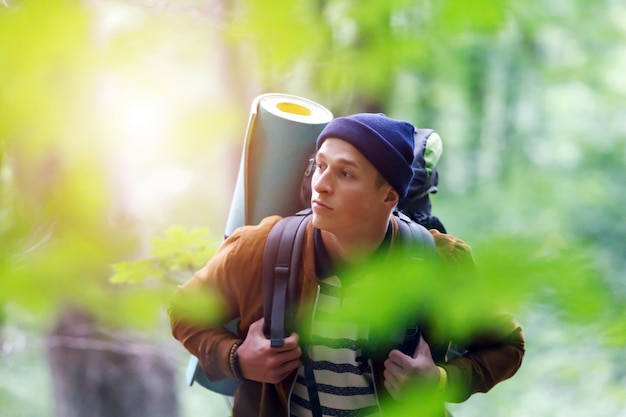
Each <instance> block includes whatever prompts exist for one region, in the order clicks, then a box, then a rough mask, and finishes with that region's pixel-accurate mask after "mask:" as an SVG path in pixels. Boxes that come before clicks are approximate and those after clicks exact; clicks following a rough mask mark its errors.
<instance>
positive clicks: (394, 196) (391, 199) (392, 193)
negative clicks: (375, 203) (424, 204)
mask: <svg viewBox="0 0 626 417" xmlns="http://www.w3.org/2000/svg"><path fill="white" fill-rule="evenodd" d="M399 202H400V195H399V194H398V192H397V191H396V190H394V189H393V187H389V191H388V192H387V196H386V197H385V203H391V204H393V206H394V207H395V206H396V205H398V203H399Z"/></svg>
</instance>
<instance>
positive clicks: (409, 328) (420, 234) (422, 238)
mask: <svg viewBox="0 0 626 417" xmlns="http://www.w3.org/2000/svg"><path fill="white" fill-rule="evenodd" d="M394 215H395V216H396V217H397V219H398V227H399V228H400V238H401V239H402V240H403V242H404V244H405V246H406V247H407V248H408V250H409V253H410V256H411V257H412V258H414V259H417V260H426V259H432V258H433V257H434V256H435V253H436V248H435V239H434V238H433V236H432V235H431V234H430V232H429V231H428V230H427V229H426V228H425V227H424V226H422V225H421V224H419V223H416V222H414V221H412V220H411V219H410V218H409V217H408V216H407V215H405V214H403V213H401V212H399V211H396V212H394ZM421 335H422V329H421V326H420V324H419V323H418V322H417V320H415V319H412V318H407V320H406V325H405V327H404V332H403V334H402V335H398V336H397V337H398V339H397V340H396V343H397V344H398V349H399V350H400V351H401V352H403V353H404V354H406V355H409V356H412V355H413V353H414V352H415V349H416V348H417V345H418V343H419V340H420V337H421Z"/></svg>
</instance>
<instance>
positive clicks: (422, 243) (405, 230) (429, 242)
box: [394, 211, 436, 259]
mask: <svg viewBox="0 0 626 417" xmlns="http://www.w3.org/2000/svg"><path fill="white" fill-rule="evenodd" d="M394 215H395V216H396V217H397V219H398V227H399V228H400V238H401V239H402V240H403V241H404V243H405V244H407V245H408V246H409V248H411V252H412V255H413V256H414V257H416V258H419V259H425V258H427V257H430V256H434V255H435V253H436V248H435V239H434V238H433V236H432V235H431V234H430V232H429V231H428V230H427V229H426V228H425V227H424V226H422V225H421V224H419V223H417V222H414V221H412V220H411V219H410V218H409V216H407V215H406V214H404V213H402V212H400V211H396V212H394Z"/></svg>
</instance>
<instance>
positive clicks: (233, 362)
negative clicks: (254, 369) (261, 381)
mask: <svg viewBox="0 0 626 417" xmlns="http://www.w3.org/2000/svg"><path fill="white" fill-rule="evenodd" d="M242 343H243V340H237V341H236V342H235V343H234V344H233V345H232V346H231V348H230V352H229V353H228V364H229V365H230V371H231V372H232V373H233V376H234V377H235V378H237V379H238V380H240V381H243V380H245V379H246V378H244V376H243V373H242V372H241V367H240V366H239V355H237V348H239V346H241V344H242Z"/></svg>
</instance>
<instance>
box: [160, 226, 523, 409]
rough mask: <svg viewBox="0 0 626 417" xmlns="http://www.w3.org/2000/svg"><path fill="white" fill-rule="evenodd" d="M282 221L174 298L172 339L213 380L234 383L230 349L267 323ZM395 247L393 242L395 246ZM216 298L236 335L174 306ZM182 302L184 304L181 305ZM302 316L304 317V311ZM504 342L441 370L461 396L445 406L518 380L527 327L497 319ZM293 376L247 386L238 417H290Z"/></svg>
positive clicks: (302, 295)
mask: <svg viewBox="0 0 626 417" xmlns="http://www.w3.org/2000/svg"><path fill="white" fill-rule="evenodd" d="M279 220H280V217H278V216H271V217H268V218H266V219H264V220H263V221H262V222H261V223H260V224H259V225H257V226H244V227H242V228H240V229H237V230H236V231H235V232H234V233H233V235H232V236H230V237H229V238H228V239H226V240H225V241H224V242H223V244H222V245H221V247H220V249H219V250H218V252H217V253H216V254H215V256H213V258H212V259H211V260H210V261H209V262H208V263H207V265H206V266H205V267H204V268H202V269H200V270H199V271H197V272H196V273H195V274H194V275H193V276H192V277H191V279H189V280H188V281H187V282H186V283H185V284H183V285H181V286H180V287H179V289H178V291H177V292H176V294H175V295H174V297H173V299H172V305H171V307H170V320H171V326H172V333H173V335H174V337H175V338H176V339H177V340H179V341H180V342H181V343H182V344H183V345H184V346H185V348H186V349H187V350H188V351H189V352H190V353H191V354H193V355H195V356H196V357H198V359H199V361H200V365H201V367H202V369H203V370H204V372H205V373H206V375H207V376H208V378H209V379H210V380H220V379H224V378H230V377H233V374H232V372H231V369H230V366H229V358H228V355H229V350H230V348H231V346H233V344H234V343H235V342H236V341H237V340H239V339H243V338H245V335H246V333H247V329H248V327H249V326H250V325H251V324H252V323H253V322H255V321H256V320H258V319H260V318H261V317H262V316H263V299H262V293H263V289H262V279H261V277H262V263H263V262H262V261H263V251H264V248H265V241H266V238H267V235H268V233H269V231H270V230H271V228H272V227H273V226H274V224H276V222H278V221H279ZM392 222H393V235H392V242H395V241H398V240H399V239H397V237H398V234H399V232H398V226H397V223H396V221H395V219H394V220H392ZM313 230H314V229H313V226H312V225H311V223H309V225H308V228H307V230H306V235H305V240H304V244H303V248H302V262H301V267H300V269H301V271H300V276H301V282H302V285H301V287H300V288H299V299H300V301H301V305H306V302H307V301H309V300H311V299H312V297H314V295H315V293H316V291H317V285H318V284H317V281H316V275H315V262H314V245H313ZM431 234H432V235H433V237H434V238H435V243H436V247H437V253H438V256H439V257H440V258H442V259H444V260H447V261H451V262H453V263H456V264H464V263H467V264H472V265H473V263H472V260H471V251H470V249H469V247H468V246H467V245H466V244H465V243H464V242H462V241H460V240H458V239H456V238H454V237H453V236H450V235H444V234H441V233H439V232H437V231H435V230H431ZM392 245H393V243H392ZM207 292H209V293H210V294H218V296H219V298H220V300H221V304H220V306H219V311H220V313H221V317H220V322H221V323H227V322H229V321H230V320H232V319H235V318H237V317H240V318H241V321H240V322H239V325H238V334H233V333H232V332H230V331H228V330H226V329H224V328H223V327H222V326H221V325H213V326H211V325H200V324H197V323H196V324H192V322H191V321H190V320H189V319H188V318H187V317H185V314H183V313H182V310H180V309H178V308H176V307H175V306H177V305H181V304H183V305H184V304H185V301H183V300H185V299H187V297H190V295H193V294H207ZM179 303H180V304H179ZM301 313H302V312H301ZM498 319H499V322H500V324H501V327H500V328H501V329H502V328H504V329H505V333H504V334H505V335H506V336H505V337H501V338H499V339H497V340H495V339H493V338H477V339H476V340H474V342H473V343H472V344H470V345H469V346H466V348H467V350H468V352H467V353H466V354H465V355H463V356H461V357H458V358H455V359H453V360H450V361H447V362H442V363H438V365H440V366H442V367H443V368H444V369H445V370H446V371H447V374H448V382H449V386H455V387H460V388H461V389H457V390H454V391H452V390H449V392H448V393H446V394H447V395H446V398H445V399H446V401H450V402H461V401H464V400H465V399H467V398H468V397H469V396H470V395H471V394H473V393H475V392H486V391H488V390H489V389H490V388H491V387H493V386H494V385H495V384H496V383H498V382H500V381H502V380H504V379H506V378H509V377H511V376H513V375H514V374H515V372H516V371H517V369H518V368H519V367H520V365H521V361H522V357H523V354H524V339H523V335H522V332H521V328H520V327H519V326H518V325H517V324H516V323H515V321H514V320H513V318H512V317H511V316H510V315H501V317H499V318H498ZM423 336H424V339H425V341H426V342H427V343H428V344H429V345H430V348H431V351H432V353H433V357H440V358H443V357H444V356H445V353H446V352H445V351H446V350H447V348H448V345H447V343H445V342H441V341H440V340H437V339H435V338H434V337H431V336H429V334H428V333H427V331H426V330H425V331H424V333H423ZM382 370H384V367H383V364H382V362H381V361H379V362H375V363H374V374H375V377H376V382H377V383H376V385H377V389H378V392H379V393H380V395H383V396H387V395H388V394H387V393H386V390H385V388H384V385H383V383H382V382H383V372H382ZM294 377H295V373H294V375H292V376H291V377H290V378H287V379H285V380H283V381H282V382H281V383H279V384H276V385H272V384H262V383H258V382H253V381H244V382H243V383H242V384H241V386H240V387H239V388H238V390H237V392H236V394H235V399H234V407H233V417H250V416H255V415H258V416H268V417H276V416H286V415H287V405H288V401H289V398H288V397H289V392H290V389H291V385H292V383H293V380H294Z"/></svg>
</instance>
